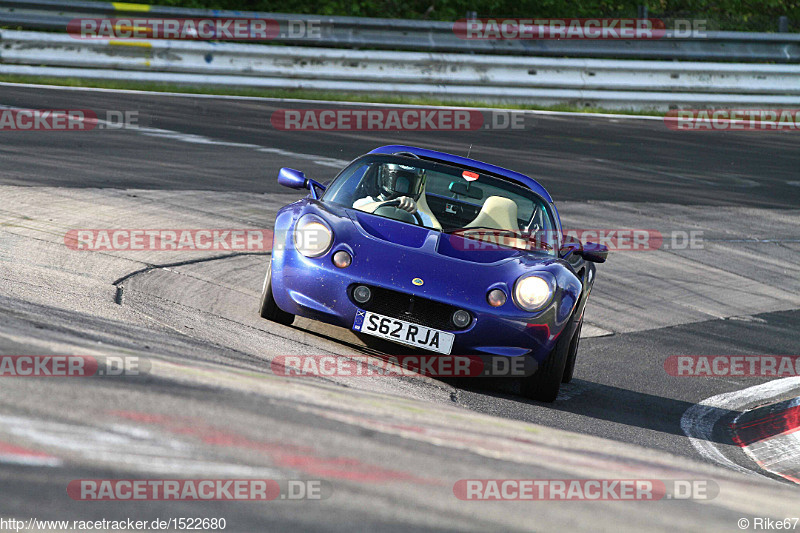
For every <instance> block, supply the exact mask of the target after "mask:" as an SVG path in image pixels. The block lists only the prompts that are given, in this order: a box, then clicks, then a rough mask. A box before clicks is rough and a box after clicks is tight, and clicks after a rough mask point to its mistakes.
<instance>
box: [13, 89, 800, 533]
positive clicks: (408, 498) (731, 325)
mask: <svg viewBox="0 0 800 533" xmlns="http://www.w3.org/2000/svg"><path fill="white" fill-rule="evenodd" d="M0 104H2V105H3V106H7V107H15V108H34V109H91V110H94V111H96V112H98V115H100V116H103V113H104V111H106V110H115V111H136V112H137V113H138V114H139V124H140V126H141V127H140V129H139V130H136V131H135V130H130V131H128V130H100V129H98V130H95V131H91V132H71V133H66V132H3V133H0V151H1V153H2V162H3V168H2V171H0V187H2V188H3V189H2V190H3V191H4V193H3V196H4V199H3V205H2V207H0V210H1V211H0V212H2V215H3V237H4V241H5V242H4V243H2V246H0V259H2V261H0V273H2V276H0V277H2V279H3V285H4V289H3V291H2V292H1V293H0V315H2V316H3V317H4V318H3V325H2V326H0V351H1V352H2V353H3V354H32V353H47V354H58V353H76V354H77V353H89V354H94V355H104V354H105V355H109V354H119V353H123V354H129V355H132V354H133V355H142V354H144V355H145V356H147V357H151V358H152V359H153V361H154V370H153V372H152V373H151V374H150V376H148V377H146V378H138V379H135V378H120V379H118V380H117V381H114V380H111V379H100V378H96V379H86V380H84V381H80V382H79V383H76V380H70V379H66V378H64V379H54V378H51V379H15V378H4V380H3V387H2V390H0V406H1V407H0V443H9V444H12V445H14V446H19V447H22V448H24V449H26V450H29V452H28V453H27V455H25V454H23V456H24V457H27V458H28V459H29V460H28V462H27V463H25V461H22V460H11V459H9V460H6V461H4V463H5V464H2V466H0V472H1V473H2V474H1V475H0V486H2V493H3V495H4V498H3V500H2V502H0V515H2V516H9V517H11V516H13V517H18V518H24V517H30V516H33V517H38V518H41V519H63V518H70V519H100V518H109V519H110V518H121V517H130V518H134V519H149V520H152V519H153V518H156V517H162V518H168V517H181V516H216V517H225V518H227V520H228V524H229V528H228V529H229V530H234V531H251V530H258V529H270V530H271V529H277V528H288V527H296V528H302V529H304V530H314V529H319V530H350V529H352V527H353V525H354V524H357V527H358V528H359V529H366V530H378V529H380V530H390V529H398V530H407V529H414V528H419V529H442V530H450V529H460V530H464V529H487V528H493V529H500V530H554V529H561V528H562V527H565V526H567V527H572V528H574V529H578V530H587V529H594V530H612V529H616V528H620V529H638V530H641V529H642V528H648V527H649V528H650V529H653V530H671V531H674V530H675V529H678V530H696V529H699V528H701V527H703V528H707V529H712V530H726V529H727V530H735V529H736V525H735V524H736V519H737V518H738V517H740V516H752V515H753V514H755V513H756V512H758V511H760V510H761V509H767V511H765V512H773V511H775V509H777V510H778V511H775V512H779V511H780V510H782V509H784V510H786V509H789V507H781V505H782V502H788V501H791V499H792V498H795V501H796V489H795V487H791V486H788V485H785V486H783V485H781V484H779V483H778V482H776V481H773V480H770V479H766V478H765V477H764V476H763V475H762V476H758V477H756V476H751V477H736V476H740V474H734V473H732V472H729V471H726V470H722V469H721V468H719V467H718V466H712V465H711V464H708V463H710V462H711V461H710V460H709V457H708V456H707V455H703V454H702V452H700V451H699V450H698V448H697V447H696V446H695V445H694V444H693V443H692V442H691V441H690V439H689V438H688V437H687V435H686V432H685V430H684V429H683V428H682V425H681V424H682V418H683V417H684V415H685V413H686V412H687V410H689V409H690V408H692V406H694V405H696V404H697V403H698V402H701V401H703V400H704V399H706V398H709V397H711V396H715V395H718V394H722V393H728V392H732V391H738V390H742V389H745V388H747V387H751V386H754V385H757V384H759V383H763V382H764V380H763V379H758V378H749V379H730V378H676V377H672V376H669V375H667V374H666V372H665V371H664V366H663V365H664V360H665V359H666V357H668V356H669V355H674V354H709V355H712V354H776V355H777V354H798V342H797V331H798V326H800V311H798V309H800V301H799V299H800V297H798V293H799V292H800V282H799V281H798V280H799V279H800V275H799V272H798V267H797V264H798V257H800V242H799V241H800V234H799V232H798V230H797V228H798V227H799V226H800V215H798V211H797V208H798V206H800V176H798V169H799V168H800V150H798V138H797V136H796V134H776V133H744V132H736V133H722V132H714V133H687V132H674V131H670V130H669V129H668V128H666V127H665V125H664V123H663V121H661V120H658V119H655V120H648V119H629V118H620V117H616V118H614V117H587V116H580V115H576V116H567V115H559V114H556V115H547V114H530V115H527V116H526V119H525V126H526V127H525V129H524V130H516V131H509V130H505V131H503V130H489V129H487V130H478V131H473V132H374V131H373V132H369V131H361V132H357V131H348V132H284V131H277V130H275V129H273V128H272V127H271V126H270V116H271V115H272V113H273V112H274V111H276V110H279V109H287V108H291V109H303V108H309V109H319V108H323V107H332V106H331V105H330V104H321V103H299V102H277V101H266V100H255V99H253V100H248V99H233V98H231V99H228V98H203V97H178V96H168V95H153V94H136V93H115V92H112V91H84V90H59V89H48V88H32V87H14V86H8V85H5V86H2V87H0ZM333 107H336V106H333ZM383 144H413V145H418V146H424V147H430V148H433V149H438V150H442V151H446V152H451V153H456V154H466V153H467V151H468V150H471V157H474V158H476V159H480V160H484V161H488V162H492V163H496V164H500V165H502V166H505V167H508V168H512V169H515V170H519V171H521V172H523V173H526V174H529V175H531V176H533V177H535V178H537V179H539V180H540V181H541V183H542V184H543V185H544V186H545V187H546V188H547V189H548V191H549V192H550V193H551V195H552V196H553V197H554V198H555V200H556V202H557V203H558V204H559V205H561V206H562V210H563V211H564V214H565V215H566V216H565V215H562V216H565V218H566V219H567V220H568V221H570V222H572V223H573V224H574V225H577V226H579V227H657V228H659V229H662V230H663V231H664V232H666V231H667V230H675V229H678V230H688V229H697V228H700V229H702V230H703V231H704V234H705V238H706V242H707V246H706V247H705V249H703V250H688V251H685V252H671V253H659V254H651V255H644V256H641V255H640V256H637V257H632V256H629V257H625V256H624V255H623V256H621V257H623V258H622V259H620V260H617V262H614V257H613V256H612V259H610V260H609V263H607V264H606V265H600V266H599V268H598V280H597V288H596V290H595V292H594V293H593V294H592V297H591V299H590V302H589V309H587V321H588V322H589V323H590V324H592V325H593V326H594V327H595V332H596V335H598V336H589V337H587V338H584V339H583V340H582V342H581V352H580V356H579V362H578V367H577V369H576V379H575V380H574V382H573V383H571V384H570V385H569V386H566V387H564V391H563V393H562V396H561V398H560V399H559V400H558V401H557V402H555V403H554V404H552V405H544V404H537V403H536V402H531V401H528V400H525V399H523V398H521V397H520V396H518V395H517V394H516V391H515V389H514V386H513V385H512V384H510V383H509V382H508V381H505V380H502V379H499V378H498V379H496V380H494V381H488V380H487V381H481V382H479V383H474V384H473V383H466V384H465V383H461V382H459V383H451V382H448V381H447V380H445V381H437V380H430V379H422V378H420V379H409V380H398V381H392V380H389V379H387V378H383V379H375V380H367V379H361V380H360V381H359V380H350V381H348V380H325V379H319V380H316V381H312V382H311V383H309V381H303V382H302V383H300V382H298V381H297V380H294V381H292V380H291V379H286V380H280V379H275V378H274V377H271V376H270V368H269V361H270V360H271V358H272V357H274V356H275V355H286V354H324V353H331V354H353V353H361V352H363V351H365V349H364V347H363V345H362V344H361V343H360V342H359V340H358V339H356V338H355V337H353V336H352V335H351V334H350V333H349V332H347V331H344V330H339V329H337V328H329V327H324V326H320V325H318V324H314V323H310V322H308V321H299V323H298V324H297V325H296V326H295V327H292V328H284V327H281V326H277V325H274V324H266V323H264V321H262V320H261V319H260V318H259V317H258V316H257V314H256V305H257V298H258V294H259V292H260V288H261V281H262V279H263V274H264V271H265V265H266V261H267V259H268V257H267V256H266V255H264V254H254V255H244V256H236V257H225V256H224V255H223V254H202V253H195V254H189V255H186V256H183V255H180V256H179V255H169V254H166V255H164V253H161V255H159V253H158V252H150V253H147V254H140V255H138V256H136V255H131V254H127V255H126V254H125V253H116V254H94V255H93V254H91V253H85V252H84V253H82V254H81V253H78V254H76V253H75V252H70V251H68V250H66V249H65V247H64V246H63V234H64V232H65V231H67V230H69V229H74V228H79V227H83V228H87V227H96V228H97V227H132V228H146V227H150V228H153V227H198V228H200V227H209V228H217V227H256V228H259V227H267V228H268V227H270V224H271V223H272V221H273V219H274V213H275V210H277V209H278V208H279V207H280V205H283V204H285V203H288V202H289V201H292V200H293V199H295V198H298V197H299V196H298V195H297V194H295V193H293V192H291V191H288V190H286V189H281V188H280V187H279V186H278V185H277V183H276V181H275V176H276V174H277V170H278V169H279V168H280V167H281V166H290V167H294V168H300V169H303V170H305V171H306V173H307V174H308V175H309V176H311V177H314V178H315V179H317V180H319V181H325V180H327V179H330V178H331V177H333V176H334V175H335V174H336V172H337V166H341V164H342V163H343V162H346V161H349V160H351V159H352V158H354V157H357V156H358V155H360V154H362V153H365V152H367V151H369V150H371V149H372V148H374V147H376V146H380V145H383ZM470 146H471V149H470ZM593 219H594V220H595V221H596V222H595V223H593ZM573 227H574V226H573ZM620 253H621V254H624V252H620ZM645 254H646V253H645ZM172 263H183V264H180V265H176V266H173V267H168V268H153V266H154V265H168V264H172ZM141 270H144V272H143V273H140V274H134V275H132V276H130V277H128V278H126V280H125V281H124V282H122V283H120V284H119V285H118V287H122V291H120V290H119V289H118V287H115V286H114V285H113V282H114V281H115V280H119V279H121V278H123V277H126V276H129V275H130V274H131V273H134V272H139V271H141ZM753 279H755V280H757V282H753V285H752V286H750V285H748V283H750V281H749V280H753ZM743 286H744V288H745V289H746V290H742V287H743ZM680 299H689V300H691V301H690V302H689V303H687V304H686V305H685V306H683V305H682V306H680V308H678V307H677V306H676V305H677V304H675V301H678V300H680ZM606 333H610V334H606ZM367 351H368V350H367ZM253 376H256V377H253ZM261 378H263V381H259V379H261ZM248 380H253V383H250V381H248ZM454 385H457V386H455V387H454ZM794 392H795V391H787V392H785V394H784V396H785V397H793V396H796V395H797V394H795V393H794ZM767 400H770V401H772V400H774V399H773V398H761V399H758V400H754V401H753V403H758V401H767ZM743 407H744V406H743ZM408 413H416V414H408ZM735 414H736V413H734V412H723V413H720V414H719V417H718V420H717V422H716V423H715V424H714V425H713V427H711V428H710V430H709V434H708V436H707V439H706V440H707V441H709V442H710V443H711V445H713V446H714V448H715V449H717V450H719V451H720V453H721V454H722V455H723V456H725V457H726V458H727V460H729V461H730V463H731V464H732V465H735V467H738V468H740V469H741V470H746V471H758V467H757V466H756V465H755V464H754V463H752V461H750V460H749V459H748V458H747V457H746V456H744V454H742V453H741V452H740V451H739V450H738V449H737V448H736V447H735V446H733V445H732V442H731V440H730V436H729V435H728V433H727V432H726V430H725V428H726V427H727V425H726V424H727V423H728V422H729V421H730V420H731V419H732V418H733V416H734V415H735ZM405 415H408V417H410V418H408V419H404V418H403V416H405ZM471 417H474V418H471ZM456 419H463V420H462V421H460V422H458V421H453V420H456ZM443 420H445V421H443ZM464 420H465V421H466V422H464ZM495 426H497V427H499V428H500V429H497V428H496V427H495ZM476 427H477V428H482V429H479V430H476V429H475V428H476ZM486 428H489V429H486ZM526 428H527V429H526ZM484 429H485V430H484ZM559 430H566V431H568V432H570V433H561V432H560V431H559ZM470 432H474V433H470ZM532 434H538V435H539V436H538V437H536V439H541V440H540V441H536V442H533V443H531V442H525V439H524V438H521V437H524V436H529V435H532ZM575 434H577V435H578V436H579V437H575V436H574V435H575ZM596 437H600V438H602V439H604V440H597V439H595V438H596ZM576 438H577V439H578V441H577V442H578V443H579V444H577V445H575V446H576V448H575V449H573V448H571V446H572V445H570V444H568V443H570V442H571V439H576ZM514 439H517V441H516V442H517V444H518V445H519V446H520V448H519V449H518V450H517V449H514V446H513V445H509V443H513V442H515V441H514ZM581 439H586V440H581ZM631 445H633V446H631ZM525 446H531V448H530V449H526V448H525ZM562 446H563V447H564V449H568V450H570V451H569V452H564V455H563V457H561V456H560V452H559V450H561V449H562V448H561V447H562ZM30 450H32V451H30ZM0 451H2V450H0ZM592 452H595V453H596V454H597V456H592ZM0 455H2V454H0ZM11 456H14V454H11ZM598 456H600V457H599V458H598ZM14 457H16V456H14ZM560 457H561V458H563V460H564V462H563V464H561V461H560V460H559V458H560ZM581 457H583V458H584V459H583V461H585V463H582V462H581V461H582V460H581V459H580V458H581ZM586 457H592V459H591V460H589V459H586ZM12 459H13V457H12ZM593 461H594V462H593ZM717 462H719V461H717ZM576 465H578V466H576ZM587 465H588V466H587ZM644 472H648V473H652V472H659V473H661V474H662V475H665V476H667V477H683V478H692V479H694V478H698V477H700V478H704V479H721V480H725V482H728V483H730V486H731V487H732V488H730V489H728V490H729V492H728V494H731V495H732V496H731V498H732V499H731V500H730V501H732V502H733V503H730V502H728V503H726V504H725V505H720V506H710V505H705V504H698V503H692V502H689V503H686V504H685V505H684V506H683V507H680V508H675V509H679V510H678V511H677V512H672V511H670V510H669V508H668V507H667V506H669V505H677V502H655V503H652V502H650V503H647V502H639V503H633V502H616V503H601V502H591V503H585V502H583V503H582V502H557V503H554V502H538V503H534V504H532V503H529V502H527V503H526V502H522V503H503V502H498V503H486V502H460V501H458V500H456V499H455V498H454V496H453V492H452V485H453V482H454V481H455V480H458V479H469V478H526V477H527V478H531V477H536V478H563V477H578V478H581V477H582V478H589V477H597V478H599V477H622V478H624V477H626V475H627V474H626V473H628V474H630V477H637V476H638V475H645V474H644ZM665 472H666V474H665ZM761 473H762V474H763V472H761ZM727 476H730V477H727ZM134 477H137V478H138V477H142V478H144V477H149V478H180V477H189V478H192V477H193V478H201V477H206V478H223V477H224V478H252V477H259V478H272V479H316V478H321V479H326V480H328V481H330V482H331V483H332V484H333V494H334V495H333V496H332V497H331V498H330V499H328V500H323V501H321V502H312V501H302V502H273V504H272V505H269V506H267V507H265V506H264V505H263V504H259V503H242V502H234V503H231V502H207V503H203V504H192V503H186V502H177V503H176V502H135V503H132V502H111V503H109V502H75V501H72V500H70V499H69V498H67V497H66V496H65V487H66V485H67V484H68V483H69V481H70V480H74V479H85V478H90V479H101V478H102V479H104V478H110V479H120V478H124V479H130V478H134ZM722 483H723V482H722V481H720V484H722ZM725 487H727V485H723V489H725ZM748 487H749V488H748ZM750 491H752V492H750ZM745 494H746V496H745ZM748 498H749V499H750V500H751V501H749V502H748ZM766 501H770V502H772V504H773V505H774V506H775V507H773V508H772V509H770V508H768V507H766V508H765V507H763V505H765V504H764V502H766ZM201 505H202V507H201ZM509 505H511V506H516V507H511V508H509V507H508V506H509ZM648 506H650V507H648ZM654 506H656V509H658V511H659V512H658V515H659V516H658V517H657V518H654V517H653V513H652V509H653V507H654ZM770 516H772V515H770ZM531 517H536V518H535V520H533V519H532V518H531Z"/></svg>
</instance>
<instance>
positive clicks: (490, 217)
mask: <svg viewBox="0 0 800 533" xmlns="http://www.w3.org/2000/svg"><path fill="white" fill-rule="evenodd" d="M464 228H492V229H496V230H502V231H510V232H514V234H517V233H519V222H518V221H517V204H516V203H515V202H514V200H511V199H509V198H503V197H502V196H490V197H488V198H487V199H486V201H485V202H484V203H483V207H482V208H481V210H480V212H479V213H478V216H477V217H475V220H473V221H472V222H470V223H469V224H467V225H466V226H464ZM475 231H476V232H477V233H476V235H480V234H481V232H480V229H476V230H475ZM465 233H466V232H465ZM488 237H489V238H488V241H489V242H494V243H496V244H499V245H503V246H510V247H512V248H517V249H519V250H528V249H530V244H529V243H528V241H526V240H525V239H520V238H518V237H514V236H510V235H489V236H488ZM476 238H478V239H481V240H487V239H486V236H483V237H476Z"/></svg>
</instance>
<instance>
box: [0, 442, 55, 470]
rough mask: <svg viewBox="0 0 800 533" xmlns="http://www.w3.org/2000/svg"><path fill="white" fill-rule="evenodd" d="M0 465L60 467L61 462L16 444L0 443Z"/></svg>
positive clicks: (52, 456) (51, 456)
mask: <svg viewBox="0 0 800 533" xmlns="http://www.w3.org/2000/svg"><path fill="white" fill-rule="evenodd" d="M0 463H5V464H15V465H27V466H61V464H62V461H61V459H59V458H58V457H56V456H54V455H49V454H46V453H43V452H39V451H36V450H31V449H29V448H23V447H22V446H17V445H16V444H10V443H8V442H0Z"/></svg>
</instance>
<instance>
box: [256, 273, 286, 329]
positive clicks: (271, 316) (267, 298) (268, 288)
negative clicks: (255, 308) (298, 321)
mask: <svg viewBox="0 0 800 533" xmlns="http://www.w3.org/2000/svg"><path fill="white" fill-rule="evenodd" d="M259 314H260V315H261V318H266V319H267V320H271V321H272V322H277V323H278V324H283V325H284V326H291V325H292V322H294V315H293V314H291V313H287V312H286V311H284V310H282V309H281V308H280V307H278V304H276V303H275V298H274V297H273V296H272V261H270V264H269V267H268V268H267V277H266V279H265V280H264V289H263V290H262V291H261V308H260V309H259Z"/></svg>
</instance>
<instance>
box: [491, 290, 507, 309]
mask: <svg viewBox="0 0 800 533" xmlns="http://www.w3.org/2000/svg"><path fill="white" fill-rule="evenodd" d="M507 299H508V297H507V296H506V293H504V292H503V291H501V290H500V289H492V290H490V291H489V294H487V295H486V301H487V302H489V305H491V306H492V307H500V306H501V305H503V304H505V303H506V300H507Z"/></svg>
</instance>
